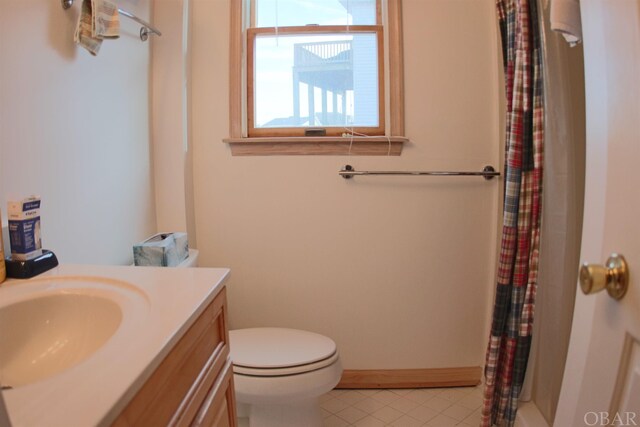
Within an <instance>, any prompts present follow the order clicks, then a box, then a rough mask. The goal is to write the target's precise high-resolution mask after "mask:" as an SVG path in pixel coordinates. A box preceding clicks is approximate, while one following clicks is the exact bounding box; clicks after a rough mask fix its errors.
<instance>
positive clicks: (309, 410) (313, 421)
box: [237, 398, 323, 427]
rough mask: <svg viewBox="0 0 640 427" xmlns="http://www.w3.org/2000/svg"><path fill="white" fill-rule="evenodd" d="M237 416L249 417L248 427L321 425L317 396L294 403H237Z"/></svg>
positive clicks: (312, 426) (317, 426) (310, 426)
mask: <svg viewBox="0 0 640 427" xmlns="http://www.w3.org/2000/svg"><path fill="white" fill-rule="evenodd" d="M237 409H238V418H245V417H248V418H249V424H248V425H249V427H322V426H323V419H322V412H321V411H320V403H319V401H318V399H317V398H314V399H306V400H302V401H296V402H295V404H291V405H287V404H278V405H274V404H269V405H255V404H254V405H246V404H242V403H238V405H237Z"/></svg>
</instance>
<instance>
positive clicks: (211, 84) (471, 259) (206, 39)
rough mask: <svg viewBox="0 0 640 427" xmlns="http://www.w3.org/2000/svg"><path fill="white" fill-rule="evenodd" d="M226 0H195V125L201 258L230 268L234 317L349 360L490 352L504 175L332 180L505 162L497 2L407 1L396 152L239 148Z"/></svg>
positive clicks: (479, 359)
mask: <svg viewBox="0 0 640 427" xmlns="http://www.w3.org/2000/svg"><path fill="white" fill-rule="evenodd" d="M228 3H229V2H228V1H227V0H193V1H192V7H193V15H192V19H193V26H192V48H193V50H192V55H193V56H192V58H193V62H192V85H193V86H192V89H193V90H192V94H191V96H192V103H191V108H192V116H191V119H192V122H191V125H192V131H193V132H192V137H193V143H194V194H195V214H196V227H197V233H198V234H197V238H198V245H199V249H200V251H201V265H204V266H214V265H215V266H227V267H231V269H232V274H231V279H230V281H229V299H230V314H231V327H232V328H242V327H251V326H267V325H269V326H286V327H294V328H302V329H308V330H312V331H317V332H320V333H323V334H327V335H329V336H331V337H333V338H334V339H335V340H336V342H337V343H338V346H339V349H340V351H341V354H342V357H343V361H344V365H345V367H346V368H348V369H368V368H428V367H448V366H469V365H481V364H483V359H484V352H485V346H486V339H487V319H488V317H489V306H490V304H491V302H492V298H493V296H492V295H493V281H494V279H493V270H494V262H495V255H494V254H495V250H496V243H495V236H496V233H497V231H496V227H497V218H498V213H497V210H498V199H499V188H500V186H499V185H500V184H499V182H498V181H493V182H485V181H484V180H482V179H472V178H431V179H429V178H414V177H405V178H402V177H396V178H380V177H378V178H374V177H370V178H358V179H355V180H353V181H351V182H347V181H345V180H343V179H342V178H340V177H338V175H337V172H338V170H339V169H340V167H341V166H342V165H344V164H346V163H350V164H352V165H354V166H355V167H356V168H359V169H422V170H428V169H472V170H476V169H481V168H482V167H483V166H484V165H485V164H489V163H491V164H493V165H495V166H497V167H498V168H499V169H500V168H501V166H500V165H499V150H500V148H501V147H500V143H499V138H500V134H501V129H500V127H499V117H498V116H499V99H498V93H499V86H498V85H499V80H498V67H499V65H500V64H499V61H498V59H497V58H498V57H497V55H498V54H497V30H496V23H495V16H494V15H495V12H494V8H495V6H494V3H493V2H492V1H488V0H486V1H477V0H405V1H404V23H405V26H404V39H405V88H406V92H405V103H406V112H407V115H406V130H407V136H409V137H410V138H411V140H412V143H411V144H409V146H407V147H406V148H405V150H404V152H403V154H402V156H401V157H395V158H386V157H383V158H379V157H352V158H348V157H340V156H323V157H317V156H310V157H232V156H231V154H230V152H229V148H228V147H227V146H225V145H224V144H223V143H222V142H221V140H222V138H224V137H226V136H227V135H228V98H227V93H228V57H229V51H228V31H229V4H228Z"/></svg>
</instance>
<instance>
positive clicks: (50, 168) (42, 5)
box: [0, 0, 155, 264]
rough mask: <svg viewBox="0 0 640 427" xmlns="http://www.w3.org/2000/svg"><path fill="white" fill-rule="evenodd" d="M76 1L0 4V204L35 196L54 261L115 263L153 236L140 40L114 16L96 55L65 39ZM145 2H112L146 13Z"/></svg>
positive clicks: (1, 0)
mask: <svg viewBox="0 0 640 427" xmlns="http://www.w3.org/2000/svg"><path fill="white" fill-rule="evenodd" d="M80 4H81V1H80V0H77V1H76V2H75V5H74V6H73V8H72V9H70V10H68V11H64V10H63V9H62V7H61V5H60V1H57V0H55V1H54V0H20V1H10V0H0V206H1V207H2V211H3V214H4V215H3V217H5V218H6V201H7V199H8V198H10V197H16V196H17V197H20V196H26V195H30V194H33V193H35V194H39V195H41V196H42V199H43V205H42V212H41V213H42V236H43V245H44V246H45V247H46V248H49V249H52V250H54V251H55V252H56V254H57V255H58V257H59V259H60V260H61V261H62V262H74V263H76V262H77V263H99V264H123V263H128V262H130V261H131V259H132V249H131V245H132V244H133V243H134V242H136V241H139V240H141V239H142V238H144V237H145V236H148V235H149V234H151V233H153V232H155V212H154V206H153V192H152V179H151V163H150V144H149V43H142V42H141V41H140V39H139V38H138V36H137V33H138V31H139V26H138V25H137V24H134V23H133V22H131V21H129V20H123V21H122V37H120V39H119V40H117V41H107V42H105V43H104V44H103V46H102V50H101V51H100V53H99V55H98V56H97V57H92V56H91V55H89V53H88V52H86V51H84V50H83V49H82V48H79V47H76V46H75V44H74V43H73V32H74V29H75V24H76V20H77V16H78V14H79V11H80ZM149 4H150V3H149V1H148V0H120V1H119V5H120V6H121V7H123V8H125V9H128V10H130V11H132V12H134V13H136V14H139V15H140V16H149V12H150V11H149Z"/></svg>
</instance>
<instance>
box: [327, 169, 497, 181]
mask: <svg viewBox="0 0 640 427" xmlns="http://www.w3.org/2000/svg"><path fill="white" fill-rule="evenodd" d="M338 175H340V176H341V177H343V178H344V179H351V178H353V177H354V176H356V175H428V176H481V177H483V178H484V179H486V180H487V181H488V180H490V179H493V177H494V176H500V172H496V170H495V169H494V168H493V166H485V167H484V169H482V171H480V172H451V171H448V172H437V171H432V172H425V171H357V170H355V169H354V168H353V166H351V165H345V166H344V167H343V168H342V169H340V172H338Z"/></svg>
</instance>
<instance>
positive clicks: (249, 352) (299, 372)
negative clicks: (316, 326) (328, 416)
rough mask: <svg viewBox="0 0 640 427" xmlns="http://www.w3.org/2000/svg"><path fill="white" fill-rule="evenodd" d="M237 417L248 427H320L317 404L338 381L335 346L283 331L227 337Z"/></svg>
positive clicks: (318, 337)
mask: <svg viewBox="0 0 640 427" xmlns="http://www.w3.org/2000/svg"><path fill="white" fill-rule="evenodd" d="M229 343H230V348H231V360H232V362H233V381H234V383H235V390H236V400H237V406H238V417H239V418H240V419H242V418H248V419H249V426H250V427H322V425H323V422H322V414H321V412H320V405H319V402H318V398H319V397H320V396H321V395H323V394H324V393H327V392H328V391H330V390H331V389H333V388H334V387H335V386H336V385H337V384H338V382H339V381H340V377H341V376H342V365H341V363H340V357H339V355H338V351H337V349H336V344H335V342H333V340H331V339H330V338H327V337H325V336H323V335H319V334H316V333H313V332H307V331H300V330H296V329H284V328H251V329H238V330H233V331H229Z"/></svg>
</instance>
